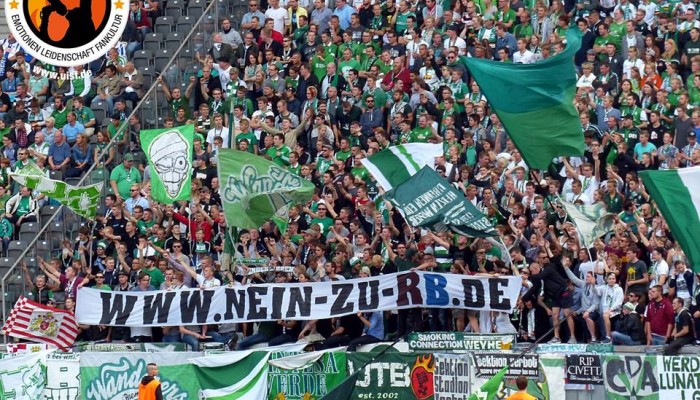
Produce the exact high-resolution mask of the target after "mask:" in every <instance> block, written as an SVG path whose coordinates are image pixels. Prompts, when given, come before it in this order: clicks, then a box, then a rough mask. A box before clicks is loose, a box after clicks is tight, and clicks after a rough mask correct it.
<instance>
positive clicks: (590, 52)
mask: <svg viewBox="0 0 700 400" xmlns="http://www.w3.org/2000/svg"><path fill="white" fill-rule="evenodd" d="M586 54H591V55H596V54H597V53H596V52H595V50H593V49H590V50H588V51H587V52H586Z"/></svg>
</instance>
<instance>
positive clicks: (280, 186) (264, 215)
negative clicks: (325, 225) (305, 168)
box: [219, 149, 314, 230]
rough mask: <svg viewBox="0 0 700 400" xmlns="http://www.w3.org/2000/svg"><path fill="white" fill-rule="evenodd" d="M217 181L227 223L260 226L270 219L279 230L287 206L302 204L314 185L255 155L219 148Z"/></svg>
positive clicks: (286, 215) (285, 215)
mask: <svg viewBox="0 0 700 400" xmlns="http://www.w3.org/2000/svg"><path fill="white" fill-rule="evenodd" d="M219 182H220V185H221V200H222V202H223V206H224V215H225V216H226V222H228V224H229V225H231V226H237V227H239V228H246V229H254V228H259V227H260V226H261V225H262V224H264V223H265V222H266V221H268V220H273V221H274V222H275V223H276V224H278V226H280V229H281V230H284V226H285V224H286V222H287V220H288V219H289V214H288V212H289V208H290V207H292V206H293V205H295V204H299V203H305V202H307V201H309V200H310V199H311V196H312V195H313V193H314V185H313V184H312V183H311V182H309V181H307V180H305V179H303V178H301V177H300V176H298V175H296V174H294V173H291V172H289V171H287V170H286V169H283V168H281V167H279V166H278V165H276V164H274V163H272V162H270V161H268V160H265V159H264V158H261V157H259V156H256V155H254V154H250V153H247V152H242V151H238V150H231V149H219Z"/></svg>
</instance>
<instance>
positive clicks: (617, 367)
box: [603, 355, 680, 400]
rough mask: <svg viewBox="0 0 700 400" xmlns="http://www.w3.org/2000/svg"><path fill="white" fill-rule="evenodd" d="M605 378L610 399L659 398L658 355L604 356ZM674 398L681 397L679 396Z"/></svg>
mask: <svg viewBox="0 0 700 400" xmlns="http://www.w3.org/2000/svg"><path fill="white" fill-rule="evenodd" d="M604 357H605V361H604V365H603V379H604V381H605V391H606V393H607V395H608V399H610V400H629V399H637V400H658V399H660V398H661V399H662V400H664V399H668V398H669V397H659V375H658V371H657V369H656V362H657V357H656V356H645V355H640V356H636V355H635V356H632V355H607V356H604ZM674 399H680V398H678V397H676V398H674Z"/></svg>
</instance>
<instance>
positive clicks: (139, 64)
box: [132, 50, 153, 70]
mask: <svg viewBox="0 0 700 400" xmlns="http://www.w3.org/2000/svg"><path fill="white" fill-rule="evenodd" d="M132 60H133V61H134V67H136V69H139V70H141V69H143V68H148V67H150V66H151V65H152V64H151V60H153V52H151V51H150V50H136V52H134V57H133V58H132Z"/></svg>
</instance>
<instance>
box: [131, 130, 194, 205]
mask: <svg viewBox="0 0 700 400" xmlns="http://www.w3.org/2000/svg"><path fill="white" fill-rule="evenodd" d="M140 137H141V146H142V148H143V151H144V152H145V153H146V157H147V158H148V164H149V165H150V166H151V196H152V197H153V199H154V200H156V201H159V202H161V203H166V204H171V203H172V202H174V201H176V200H189V199H190V198H191V197H192V193H191V192H192V191H191V185H190V182H191V180H192V149H193V140H194V125H183V126H180V127H177V128H166V129H147V130H143V131H141V134H140Z"/></svg>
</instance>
